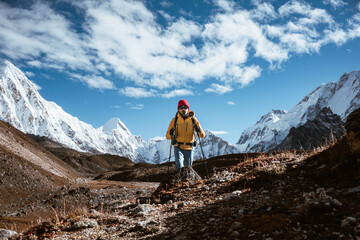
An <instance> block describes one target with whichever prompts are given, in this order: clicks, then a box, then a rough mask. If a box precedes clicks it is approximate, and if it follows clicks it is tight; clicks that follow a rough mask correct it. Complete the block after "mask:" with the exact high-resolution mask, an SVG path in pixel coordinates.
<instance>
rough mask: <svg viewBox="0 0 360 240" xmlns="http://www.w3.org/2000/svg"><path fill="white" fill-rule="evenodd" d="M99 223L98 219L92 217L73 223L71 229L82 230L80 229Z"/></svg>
mask: <svg viewBox="0 0 360 240" xmlns="http://www.w3.org/2000/svg"><path fill="white" fill-rule="evenodd" d="M97 226H98V223H97V221H96V220H90V219H86V220H82V221H77V222H73V223H72V224H71V227H70V230H80V229H84V228H94V227H97Z"/></svg>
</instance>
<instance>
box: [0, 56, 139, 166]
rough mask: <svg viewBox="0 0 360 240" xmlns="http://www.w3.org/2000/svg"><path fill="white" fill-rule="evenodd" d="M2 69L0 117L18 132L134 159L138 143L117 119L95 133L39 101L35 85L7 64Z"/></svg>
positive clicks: (81, 149)
mask: <svg viewBox="0 0 360 240" xmlns="http://www.w3.org/2000/svg"><path fill="white" fill-rule="evenodd" d="M1 69H2V73H1V75H0V76H1V79H0V113H1V114H0V116H1V117H2V118H3V119H4V120H5V121H7V122H9V123H10V124H12V125H13V126H15V127H16V128H17V129H19V130H21V131H23V132H25V133H29V134H34V135H39V136H46V137H49V138H51V139H53V140H54V141H56V142H59V143H62V144H64V145H66V146H68V147H69V148H72V149H75V150H78V151H84V152H92V153H111V154H116V155H121V156H126V157H129V158H130V159H135V158H136V153H135V150H136V148H138V147H139V145H141V144H140V143H139V139H138V138H137V137H135V136H133V135H131V133H130V131H129V130H128V129H127V128H126V127H125V125H124V124H123V123H122V122H121V121H120V120H119V119H110V120H109V121H108V122H107V123H106V124H105V125H104V126H103V127H102V128H101V129H95V128H94V127H92V126H91V125H90V124H87V123H85V122H82V121H80V120H79V119H78V118H76V117H73V116H71V115H70V114H68V113H66V112H65V111H64V110H63V109H62V108H61V107H60V106H58V105H57V104H55V103H54V102H49V101H46V100H45V99H44V98H42V97H41V96H40V94H39V93H38V91H37V90H36V88H35V85H34V84H33V83H32V82H31V81H30V80H29V79H28V78H27V77H26V76H25V75H24V74H23V73H22V72H21V71H20V70H19V69H18V68H16V67H15V66H14V65H13V64H11V63H10V62H8V61H5V62H4V63H3V66H2V68H1ZM140 142H141V141H140Z"/></svg>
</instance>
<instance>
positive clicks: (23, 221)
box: [0, 110, 360, 240]
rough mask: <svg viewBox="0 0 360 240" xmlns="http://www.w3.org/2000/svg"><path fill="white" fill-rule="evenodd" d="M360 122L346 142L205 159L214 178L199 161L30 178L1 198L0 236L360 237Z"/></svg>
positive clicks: (357, 115)
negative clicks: (65, 178)
mask: <svg viewBox="0 0 360 240" xmlns="http://www.w3.org/2000/svg"><path fill="white" fill-rule="evenodd" d="M358 119H360V110H357V111H355V112H353V113H352V114H350V116H349V117H348V121H347V122H346V125H345V127H346V135H345V136H344V137H343V138H342V139H341V140H339V141H338V142H336V143H335V142H333V143H330V144H329V145H328V146H324V147H322V148H318V149H315V150H313V151H306V152H296V151H282V152H277V153H268V154H248V155H247V154H232V155H227V156H219V157H216V158H212V159H208V161H207V168H208V169H209V171H210V173H209V176H207V174H206V171H205V169H206V168H205V164H204V162H203V161H196V162H195V163H194V165H193V168H183V169H182V170H181V171H178V172H175V171H174V166H173V164H171V165H172V166H171V167H170V166H169V165H168V164H162V165H149V164H141V163H139V164H134V165H125V166H122V167H119V168H118V169H116V170H112V171H109V172H106V173H103V174H101V175H99V176H98V177H96V178H94V179H85V178H78V179H76V180H74V181H72V182H71V183H70V184H68V183H65V182H59V181H57V179H54V177H53V176H47V175H41V176H42V177H43V178H42V179H37V178H35V179H32V178H31V175H29V183H32V184H29V187H30V189H28V190H27V191H25V192H24V193H26V194H28V195H27V196H26V195H25V194H23V195H25V196H23V195H19V194H18V195H17V196H19V197H18V198H16V199H14V198H12V199H10V200H9V201H5V200H4V198H2V202H1V203H0V204H1V206H2V208H1V212H0V215H1V216H0V224H1V226H2V227H1V228H3V229H2V230H0V238H3V239H96V240H101V239H224V240H225V239H229V240H230V239H266V240H275V239H346V240H347V239H354V240H359V239H360V125H359V121H358ZM0 156H1V154H0ZM12 161H17V159H15V158H14V159H10V160H9V159H8V160H7V161H6V162H5V163H6V164H3V165H2V166H5V167H8V168H7V169H8V171H10V170H11V168H10V166H11V164H12ZM32 168H33V166H32V165H31V164H30V165H28V166H27V165H24V167H23V171H24V173H29V172H30V170H32V171H33V170H34V169H32ZM169 169H170V172H168V170H169ZM35 170H36V169H35ZM37 171H40V170H37ZM9 173H10V174H9V176H11V175H15V173H11V172H9ZM4 176H5V177H6V176H7V177H9V176H8V175H6V174H4ZM122 177H126V179H127V180H128V181H127V182H124V181H123V179H122ZM3 179H4V178H3ZM5 180H6V179H5ZM36 182H38V184H40V185H38V184H36ZM34 183H35V184H34ZM41 184H42V185H41ZM60 184H62V185H60ZM0 186H3V185H0ZM14 186H15V188H14V189H16V191H20V190H21V187H23V188H22V189H26V188H25V187H24V186H17V185H16V184H15V183H14ZM39 186H40V187H39ZM49 188H50V190H49ZM0 190H2V188H0ZM5 190H6V189H5ZM5 190H4V191H3V190H2V191H3V192H5ZM35 190H36V191H35ZM32 192H33V194H31V193H32ZM9 196H10V195H9ZM4 206H5V207H4ZM30 221H31V222H30ZM10 230H13V231H14V232H13V231H10Z"/></svg>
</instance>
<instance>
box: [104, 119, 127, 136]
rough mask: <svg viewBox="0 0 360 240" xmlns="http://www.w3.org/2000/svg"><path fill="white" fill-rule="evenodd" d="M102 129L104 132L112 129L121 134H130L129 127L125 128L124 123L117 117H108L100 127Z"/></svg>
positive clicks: (108, 132)
mask: <svg viewBox="0 0 360 240" xmlns="http://www.w3.org/2000/svg"><path fill="white" fill-rule="evenodd" d="M102 131H103V133H106V134H111V133H112V132H113V131H119V132H121V133H123V134H126V135H131V133H130V131H129V129H127V127H126V126H125V124H124V123H123V122H122V121H121V120H120V119H119V118H111V119H109V120H108V121H107V122H106V123H105V124H104V126H103V127H102Z"/></svg>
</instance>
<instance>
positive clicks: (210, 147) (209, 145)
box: [138, 130, 239, 164]
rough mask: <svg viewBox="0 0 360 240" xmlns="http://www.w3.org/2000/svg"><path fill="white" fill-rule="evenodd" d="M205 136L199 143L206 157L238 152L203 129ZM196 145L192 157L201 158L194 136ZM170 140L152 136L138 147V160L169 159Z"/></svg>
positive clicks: (199, 147) (164, 160) (150, 161)
mask: <svg viewBox="0 0 360 240" xmlns="http://www.w3.org/2000/svg"><path fill="white" fill-rule="evenodd" d="M205 134H206V136H205V137H204V138H201V139H200V140H201V145H202V148H203V151H204V155H205V157H206V158H208V157H213V156H219V155H225V154H230V153H238V152H239V150H238V149H237V147H236V145H232V144H230V143H228V142H227V141H224V140H223V139H222V138H220V137H217V136H215V135H214V134H213V133H211V132H210V131H208V130H205ZM196 142H197V146H196V147H194V159H195V160H197V159H202V158H203V155H202V152H201V146H200V143H199V139H198V138H197V137H196ZM169 151H170V141H169V140H166V139H165V138H160V137H157V138H154V139H151V140H149V141H147V142H145V143H144V147H143V148H139V149H138V161H141V162H148V163H154V164H158V163H164V162H167V161H169ZM171 161H175V156H174V150H173V148H172V152H171Z"/></svg>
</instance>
